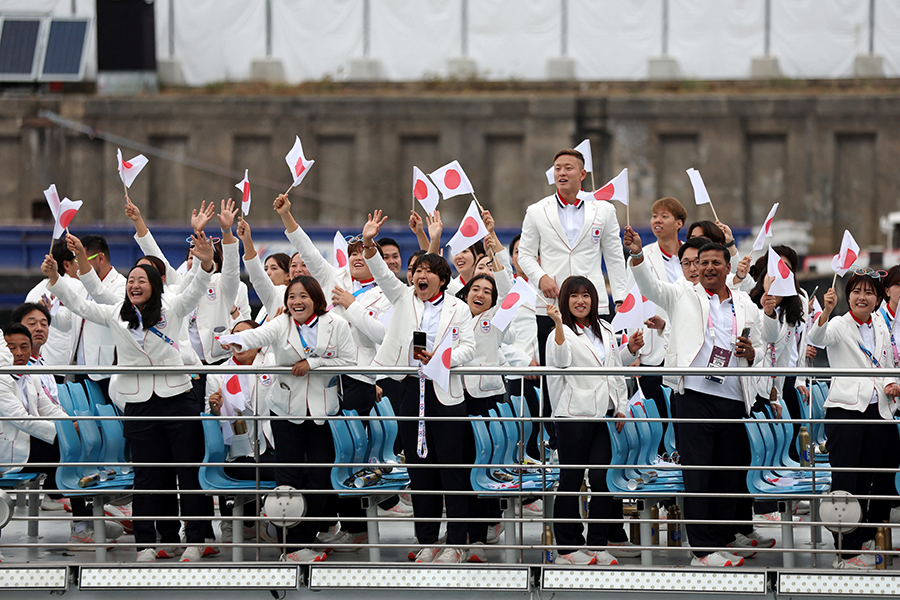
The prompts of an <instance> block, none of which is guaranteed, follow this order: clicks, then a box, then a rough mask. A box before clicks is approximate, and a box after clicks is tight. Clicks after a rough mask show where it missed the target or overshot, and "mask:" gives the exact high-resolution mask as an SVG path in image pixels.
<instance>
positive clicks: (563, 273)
mask: <svg viewBox="0 0 900 600" xmlns="http://www.w3.org/2000/svg"><path fill="white" fill-rule="evenodd" d="M586 175H587V171H585V170H584V156H582V154H581V152H579V151H578V150H572V149H566V150H560V151H559V152H557V153H556V156H555V157H554V158H553V176H554V179H555V181H556V192H555V193H554V194H552V195H550V196H547V197H546V198H544V199H543V200H540V201H539V202H536V203H534V204H532V205H531V206H529V207H528V209H527V211H526V212H525V220H524V221H523V222H522V237H521V239H520V242H519V265H520V266H521V267H522V271H524V274H525V276H526V277H528V280H529V281H531V282H533V283H534V284H536V286H537V287H538V288H539V291H540V293H541V297H542V299H543V300H545V301H546V302H550V303H554V304H555V303H556V297H557V295H558V294H559V286H560V285H562V282H563V281H565V279H566V277H569V276H570V275H583V276H585V277H587V278H588V279H590V280H591V282H592V283H593V284H594V287H596V288H597V292H598V294H599V296H600V304H599V307H598V308H599V311H600V314H601V315H603V314H607V313H608V312H609V306H608V302H607V295H606V279H605V278H604V277H603V270H602V268H601V263H602V262H603V261H604V260H605V261H606V270H607V271H608V273H609V281H610V287H611V288H612V297H613V300H614V301H615V302H616V305H617V306H618V305H619V304H620V303H621V302H622V301H623V300H624V299H625V296H627V295H628V290H627V289H626V288H625V258H624V256H623V255H622V244H621V242H620V241H619V221H618V219H617V218H616V210H615V208H614V207H613V206H612V204H610V203H609V202H603V201H589V202H586V201H584V200H582V199H580V198H579V197H578V193H579V192H580V191H581V182H582V181H583V180H584V178H585V176H586ZM538 304H539V306H538V308H537V311H538V317H537V319H538V350H539V351H540V353H541V364H546V360H545V357H544V351H545V348H546V342H547V336H548V335H549V334H550V331H552V330H553V322H552V321H551V320H550V318H549V317H547V314H546V307H545V306H544V305H542V304H541V303H538Z"/></svg>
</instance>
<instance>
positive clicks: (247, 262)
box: [237, 217, 290, 324]
mask: <svg viewBox="0 0 900 600" xmlns="http://www.w3.org/2000/svg"><path fill="white" fill-rule="evenodd" d="M237 236H238V238H239V239H240V240H241V243H243V244H244V268H245V269H247V274H248V275H249V276H250V284H251V285H252V286H253V290H254V291H255V292H256V295H257V296H259V300H260V302H262V308H260V309H259V312H257V313H256V316H255V317H254V318H253V320H254V321H256V322H257V323H259V324H263V323H265V322H266V320H267V319H269V318H270V317H271V318H274V317H275V316H276V315H277V314H278V311H279V309H280V308H281V306H282V303H283V300H284V292H285V290H286V289H287V285H286V284H287V281H284V278H283V277H281V273H280V270H279V269H269V270H268V271H267V270H266V267H265V266H264V265H263V263H262V261H261V260H260V259H259V254H257V253H256V246H254V245H253V234H252V232H251V230H250V224H249V223H248V222H247V221H246V220H245V219H244V218H243V217H238V226H237ZM270 259H271V261H272V262H273V264H276V265H277V264H278V259H277V258H273V257H269V258H268V259H266V264H268V263H269V260H270ZM270 272H271V274H272V277H270V276H269V273H270ZM288 281H290V280H288Z"/></svg>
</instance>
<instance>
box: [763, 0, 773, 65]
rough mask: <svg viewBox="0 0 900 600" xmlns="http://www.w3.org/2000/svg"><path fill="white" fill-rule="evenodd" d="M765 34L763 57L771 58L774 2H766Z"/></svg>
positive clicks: (769, 0) (768, 0) (770, 0)
mask: <svg viewBox="0 0 900 600" xmlns="http://www.w3.org/2000/svg"><path fill="white" fill-rule="evenodd" d="M764 26H765V33H764V37H763V40H764V41H763V56H769V51H770V47H771V38H772V0H766V16H765V25H764Z"/></svg>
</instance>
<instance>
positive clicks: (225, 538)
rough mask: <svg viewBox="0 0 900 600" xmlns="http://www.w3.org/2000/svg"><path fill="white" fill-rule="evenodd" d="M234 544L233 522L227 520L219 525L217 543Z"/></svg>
mask: <svg viewBox="0 0 900 600" xmlns="http://www.w3.org/2000/svg"><path fill="white" fill-rule="evenodd" d="M232 542H234V522H233V521H231V520H230V519H229V520H225V521H222V522H221V523H219V543H220V544H231V543H232Z"/></svg>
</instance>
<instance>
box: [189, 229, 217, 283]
mask: <svg viewBox="0 0 900 600" xmlns="http://www.w3.org/2000/svg"><path fill="white" fill-rule="evenodd" d="M191 237H192V238H193V240H194V244H193V246H192V247H191V254H193V255H194V256H195V257H196V258H197V260H199V261H201V263H202V264H201V266H202V267H203V270H204V271H206V272H207V273H209V272H211V271H212V270H213V269H214V268H215V263H213V256H214V253H213V247H212V243H210V241H209V238H208V237H206V234H205V233H203V232H202V231H200V232H198V233H195V234H193V235H192V236H191Z"/></svg>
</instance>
